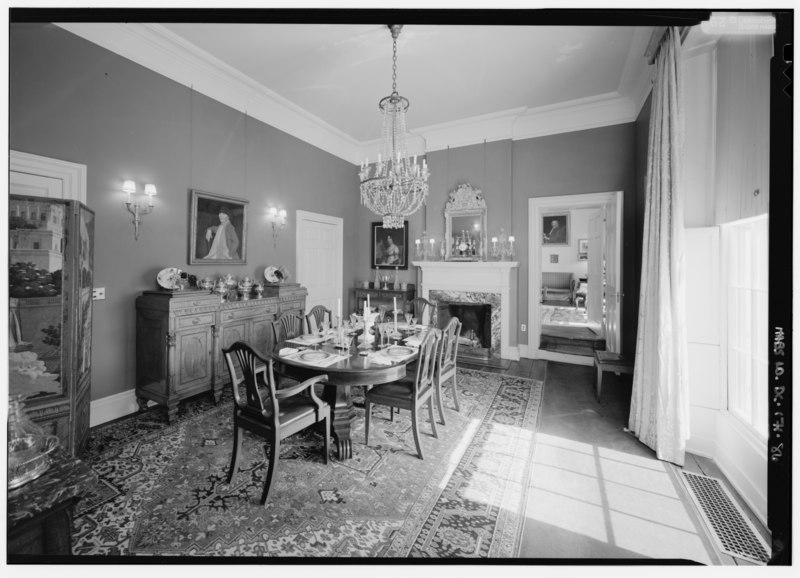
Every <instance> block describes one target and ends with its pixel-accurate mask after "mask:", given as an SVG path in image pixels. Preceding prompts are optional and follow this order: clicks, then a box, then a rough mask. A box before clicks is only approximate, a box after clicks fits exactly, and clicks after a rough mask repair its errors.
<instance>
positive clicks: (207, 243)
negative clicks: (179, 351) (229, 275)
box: [189, 190, 249, 265]
mask: <svg viewBox="0 0 800 578" xmlns="http://www.w3.org/2000/svg"><path fill="white" fill-rule="evenodd" d="M248 202H249V201H247V200H244V199H237V198H234V197H228V196H225V195H218V194H216V193H207V192H204V191H198V190H192V191H191V201H190V212H189V264H190V265H203V264H212V263H220V262H222V263H226V264H230V265H236V264H242V265H243V264H245V263H247V204H248Z"/></svg>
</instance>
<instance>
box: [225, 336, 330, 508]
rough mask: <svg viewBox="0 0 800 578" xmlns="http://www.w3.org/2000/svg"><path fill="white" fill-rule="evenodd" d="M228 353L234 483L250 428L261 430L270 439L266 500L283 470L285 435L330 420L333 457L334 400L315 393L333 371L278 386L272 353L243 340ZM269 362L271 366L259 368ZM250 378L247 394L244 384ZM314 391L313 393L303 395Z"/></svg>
mask: <svg viewBox="0 0 800 578" xmlns="http://www.w3.org/2000/svg"><path fill="white" fill-rule="evenodd" d="M222 353H223V355H224V357H225V361H226V363H227V366H228V373H229V374H230V377H231V385H232V388H233V398H234V403H233V454H232V455H231V464H230V468H229V470H228V484H230V483H231V482H232V481H233V476H234V474H236V472H237V471H238V469H239V454H241V450H242V436H243V432H244V431H249V432H250V433H252V434H255V435H258V436H260V437H262V438H264V439H266V440H267V441H268V442H269V444H268V445H269V450H268V451H267V459H268V461H269V464H268V467H267V478H266V480H265V481H264V490H263V492H262V493H261V504H262V505H265V504H266V503H267V499H268V498H269V491H270V488H271V487H272V481H273V479H274V478H275V473H276V472H277V470H278V463H279V457H280V448H281V440H283V439H286V438H287V437H289V436H291V435H293V434H295V433H297V432H299V431H301V430H303V429H305V428H307V427H310V426H313V425H314V424H316V423H319V422H324V427H323V429H324V432H323V435H324V448H323V454H322V459H323V461H324V462H325V464H327V463H328V453H329V450H330V422H331V419H330V415H331V410H330V406H328V404H327V403H325V402H324V401H322V400H321V399H320V398H319V397H317V395H316V394H315V393H314V387H313V386H314V385H315V384H317V383H325V382H326V381H327V379H328V376H327V375H317V376H315V377H312V378H310V379H307V380H305V381H303V382H301V383H298V384H297V385H295V386H292V387H289V388H286V389H278V388H277V387H276V386H275V373H276V371H275V369H274V367H273V363H272V360H271V359H266V358H264V357H262V356H261V355H259V354H258V353H256V352H255V351H253V349H252V348H251V347H250V346H249V345H247V344H246V343H244V342H242V341H237V342H236V343H234V344H233V345H231V346H230V347H229V348H228V349H223V350H222ZM235 361H236V362H238V364H239V367H240V368H241V371H242V377H241V379H238V378H237V375H236V368H235V365H234V363H235ZM260 365H266V367H267V370H266V371H263V370H259V366H260ZM241 384H244V387H245V396H244V397H242V395H241V393H240V391H239V386H240V385H241ZM306 391H308V393H309V395H308V396H306V395H300V394H302V393H304V392H306Z"/></svg>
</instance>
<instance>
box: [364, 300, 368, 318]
mask: <svg viewBox="0 0 800 578" xmlns="http://www.w3.org/2000/svg"><path fill="white" fill-rule="evenodd" d="M364 319H365V320H366V319H367V302H366V301H364Z"/></svg>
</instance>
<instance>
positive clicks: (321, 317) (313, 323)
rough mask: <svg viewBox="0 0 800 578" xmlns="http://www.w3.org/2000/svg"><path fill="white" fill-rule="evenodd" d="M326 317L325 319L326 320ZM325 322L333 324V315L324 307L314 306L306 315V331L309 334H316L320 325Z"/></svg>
mask: <svg viewBox="0 0 800 578" xmlns="http://www.w3.org/2000/svg"><path fill="white" fill-rule="evenodd" d="M326 317H327V319H326ZM323 321H327V322H328V323H330V324H331V325H332V324H333V313H332V312H331V310H330V309H328V308H327V307H325V306H324V305H315V306H314V307H313V308H312V309H311V311H309V312H308V315H306V329H307V331H308V332H309V333H316V331H317V330H318V329H319V326H320V323H322V322H323Z"/></svg>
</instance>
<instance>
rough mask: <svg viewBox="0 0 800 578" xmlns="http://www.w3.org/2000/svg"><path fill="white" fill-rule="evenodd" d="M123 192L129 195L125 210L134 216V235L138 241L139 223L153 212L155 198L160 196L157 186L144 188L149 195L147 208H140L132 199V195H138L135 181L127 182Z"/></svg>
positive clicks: (123, 186) (136, 201) (149, 185)
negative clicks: (143, 217)
mask: <svg viewBox="0 0 800 578" xmlns="http://www.w3.org/2000/svg"><path fill="white" fill-rule="evenodd" d="M122 192H123V193H125V194H126V195H128V198H127V200H126V201H125V208H127V209H128V212H129V213H130V214H131V215H133V235H134V238H135V239H136V240H137V241H138V240H139V221H141V217H142V215H146V214H147V213H151V212H152V211H153V197H155V196H156V195H157V194H158V191H156V186H155V185H151V184H147V185H145V186H144V194H145V195H147V206H146V207H145V206H141V207H140V206H139V201H138V200H136V199H133V200H132V199H131V195H135V194H136V183H135V182H133V181H125V182H124V183H122Z"/></svg>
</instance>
